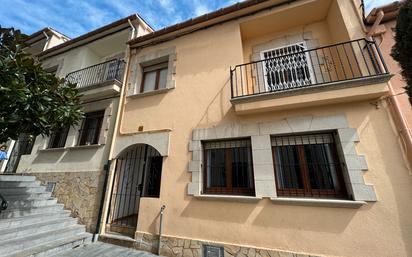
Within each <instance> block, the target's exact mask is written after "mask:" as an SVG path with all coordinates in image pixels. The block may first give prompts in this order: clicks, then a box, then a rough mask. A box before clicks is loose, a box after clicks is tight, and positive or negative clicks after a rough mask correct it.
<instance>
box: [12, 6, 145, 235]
mask: <svg viewBox="0 0 412 257" xmlns="http://www.w3.org/2000/svg"><path fill="white" fill-rule="evenodd" d="M151 31H153V30H152V28H151V27H150V26H149V25H147V23H146V22H145V21H144V20H142V18H140V17H139V16H138V15H137V14H134V15H131V16H128V17H126V18H123V19H121V20H118V21H115V22H113V23H111V24H108V25H106V26H104V27H101V28H98V29H96V30H94V31H91V32H88V33H87V34H84V35H82V36H79V37H77V38H74V39H67V40H65V41H63V42H59V43H54V42H55V40H53V38H47V40H48V43H46V45H48V46H50V47H45V48H43V49H40V47H38V46H37V45H38V44H36V43H35V42H32V41H33V40H30V41H28V42H27V43H28V44H29V45H30V48H29V50H30V51H31V52H32V54H33V55H35V56H36V58H38V60H39V61H40V62H41V63H42V66H43V67H44V69H45V70H46V71H49V72H51V73H54V74H55V75H56V76H58V77H60V78H65V79H66V80H67V81H70V82H72V83H76V84H77V87H78V89H79V92H80V94H81V102H82V109H83V111H84V112H85V117H84V119H83V120H82V121H81V122H80V123H79V124H78V125H76V126H71V127H69V126H68V127H66V128H63V129H62V130H60V131H56V132H55V133H53V134H52V135H51V136H50V137H43V136H38V137H37V138H35V139H33V140H31V141H30V143H27V142H28V140H27V139H26V138H24V139H20V140H19V141H17V143H16V144H17V145H20V146H21V147H17V148H16V149H14V151H13V152H12V154H11V158H10V160H9V162H10V163H14V165H9V167H10V169H9V170H6V172H7V173H18V174H27V175H35V176H36V177H37V179H39V180H40V181H41V182H42V184H43V185H45V186H46V187H47V190H49V191H51V192H53V195H54V196H55V197H57V198H58V200H59V202H61V203H64V205H65V208H67V209H69V210H71V212H72V215H73V216H75V217H78V218H79V220H80V222H81V223H83V224H84V225H86V229H87V231H88V232H92V233H94V232H95V229H96V224H97V223H98V214H99V210H100V205H101V199H102V192H103V191H104V190H103V184H104V178H105V177H106V175H105V165H107V161H108V154H109V150H110V145H111V140H112V137H113V129H114V124H115V120H116V114H117V108H118V105H119V94H120V90H121V88H122V81H123V76H124V67H125V55H126V54H127V53H126V52H125V50H126V42H127V41H128V40H130V39H133V38H135V37H138V36H141V35H144V34H147V33H149V32H151ZM36 35H43V33H42V31H40V32H36V33H34V34H33V35H32V36H31V37H30V39H31V38H35V37H36ZM30 51H29V52H30Z"/></svg>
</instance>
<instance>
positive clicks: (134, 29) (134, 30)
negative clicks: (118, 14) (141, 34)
mask: <svg viewBox="0 0 412 257" xmlns="http://www.w3.org/2000/svg"><path fill="white" fill-rule="evenodd" d="M127 22H128V23H129V25H130V27H132V36H131V37H130V39H133V38H134V34H135V32H136V27H135V26H134V25H133V23H132V22H131V21H130V19H127Z"/></svg>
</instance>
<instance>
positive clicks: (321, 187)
mask: <svg viewBox="0 0 412 257" xmlns="http://www.w3.org/2000/svg"><path fill="white" fill-rule="evenodd" d="M271 141H272V142H271V143H272V152H273V160H274V166H275V175H276V186H277V195H278V196H288V197H322V198H347V193H346V188H345V183H344V180H343V174H342V165H341V162H340V160H339V157H338V154H337V148H336V141H335V135H334V133H322V134H304V135H287V136H276V137H272V139H271Z"/></svg>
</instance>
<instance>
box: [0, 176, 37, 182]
mask: <svg viewBox="0 0 412 257" xmlns="http://www.w3.org/2000/svg"><path fill="white" fill-rule="evenodd" d="M35 180H36V177H35V176H19V175H3V174H1V175H0V181H12V182H16V181H18V182H22V181H35Z"/></svg>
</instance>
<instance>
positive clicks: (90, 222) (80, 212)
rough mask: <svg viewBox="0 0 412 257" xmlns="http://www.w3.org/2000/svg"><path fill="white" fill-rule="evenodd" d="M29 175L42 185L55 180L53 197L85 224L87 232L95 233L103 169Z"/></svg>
mask: <svg viewBox="0 0 412 257" xmlns="http://www.w3.org/2000/svg"><path fill="white" fill-rule="evenodd" d="M29 175H34V176H36V178H37V179H38V180H40V181H41V184H42V185H46V184H47V182H56V186H55V188H54V191H53V194H52V195H53V197H56V198H57V200H58V202H59V203H63V204H64V208H65V209H68V210H70V211H71V212H72V216H74V217H76V218H78V219H79V221H80V223H82V224H84V225H85V226H86V230H87V232H91V233H95V230H96V223H97V216H98V213H99V207H100V199H101V196H102V190H103V182H104V172H103V171H100V172H96V171H91V172H44V173H29Z"/></svg>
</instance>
